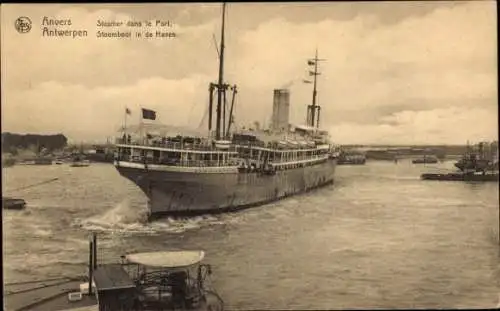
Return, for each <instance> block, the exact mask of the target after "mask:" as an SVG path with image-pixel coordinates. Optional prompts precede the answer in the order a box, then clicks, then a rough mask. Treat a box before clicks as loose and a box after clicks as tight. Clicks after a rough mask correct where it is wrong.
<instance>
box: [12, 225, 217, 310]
mask: <svg viewBox="0 0 500 311" xmlns="http://www.w3.org/2000/svg"><path fill="white" fill-rule="evenodd" d="M89 242H90V245H89V246H90V247H89V265H88V267H89V269H88V275H87V276H85V277H76V278H75V277H74V278H69V277H65V278H58V279H49V280H39V281H28V282H24V284H21V283H11V284H6V285H5V291H4V295H5V297H4V298H6V306H7V308H8V309H9V310H34V311H37V310H38V311H45V310H46V311H49V310H50V311H57V310H75V311H76V310H96V311H97V310H172V311H173V310H178V311H180V310H190V311H196V310H199V311H205V310H207V311H208V310H210V311H222V310H223V300H222V299H221V298H220V296H219V295H218V294H217V292H216V291H215V290H214V289H213V288H212V286H211V282H210V276H211V274H212V268H211V266H210V265H208V264H202V263H201V262H202V260H203V258H204V256H205V253H204V252H203V251H201V250H195V251H193V250H191V251H189V250H185V251H157V252H146V253H133V254H127V255H124V256H121V262H118V261H117V262H116V263H106V264H99V265H98V263H97V258H98V256H97V247H96V245H97V240H96V236H95V234H93V235H92V237H91V239H90V241H89ZM20 286H21V287H20Z"/></svg>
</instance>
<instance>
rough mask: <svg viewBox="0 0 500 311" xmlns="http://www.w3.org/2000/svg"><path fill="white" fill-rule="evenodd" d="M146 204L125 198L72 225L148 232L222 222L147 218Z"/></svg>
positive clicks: (216, 219) (178, 230)
mask: <svg viewBox="0 0 500 311" xmlns="http://www.w3.org/2000/svg"><path fill="white" fill-rule="evenodd" d="M147 219H148V210H147V208H146V207H144V208H138V207H137V206H132V205H131V204H130V202H128V201H127V200H124V201H122V202H120V203H118V204H117V205H116V206H115V207H114V208H112V209H111V210H109V211H107V212H105V213H104V214H100V215H96V216H92V217H90V218H87V219H77V220H76V221H75V222H74V224H73V225H74V226H78V227H81V228H83V229H85V230H88V231H95V232H110V233H118V234H151V235H157V234H160V233H183V232H185V231H188V230H196V229H200V228H201V227H206V226H212V225H223V224H225V223H226V222H225V221H223V220H222V217H216V216H198V217H191V218H165V219H160V220H157V221H154V222H148V220H147Z"/></svg>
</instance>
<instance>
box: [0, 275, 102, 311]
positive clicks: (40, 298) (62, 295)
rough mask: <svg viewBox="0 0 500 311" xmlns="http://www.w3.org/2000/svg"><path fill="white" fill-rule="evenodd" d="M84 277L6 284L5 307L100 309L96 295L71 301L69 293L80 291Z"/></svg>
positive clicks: (58, 310) (17, 309)
mask: <svg viewBox="0 0 500 311" xmlns="http://www.w3.org/2000/svg"><path fill="white" fill-rule="evenodd" d="M84 282H85V281H84V280H83V279H82V280H81V279H70V278H57V279H51V280H37V281H31V282H19V283H10V284H5V285H4V307H5V310H7V311H21V310H33V311H62V310H75V311H76V310H79V311H91V310H92V311H94V310H98V307H97V300H96V298H95V296H94V295H91V296H89V295H82V300H80V301H74V302H72V301H69V299H68V294H69V293H71V292H79V291H80V284H82V283H84Z"/></svg>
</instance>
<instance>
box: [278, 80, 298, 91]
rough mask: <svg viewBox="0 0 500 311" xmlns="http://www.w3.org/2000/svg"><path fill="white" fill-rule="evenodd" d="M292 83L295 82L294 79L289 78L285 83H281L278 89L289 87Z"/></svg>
mask: <svg viewBox="0 0 500 311" xmlns="http://www.w3.org/2000/svg"><path fill="white" fill-rule="evenodd" d="M294 83H295V81H294V80H290V81H288V82H287V83H286V84H284V85H282V86H281V87H280V89H288V88H290V87H291V86H292V85H293V84H294Z"/></svg>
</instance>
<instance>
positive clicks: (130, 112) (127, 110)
mask: <svg viewBox="0 0 500 311" xmlns="http://www.w3.org/2000/svg"><path fill="white" fill-rule="evenodd" d="M125 113H126V114H128V115H130V114H132V111H130V109H128V108H127V107H125Z"/></svg>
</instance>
